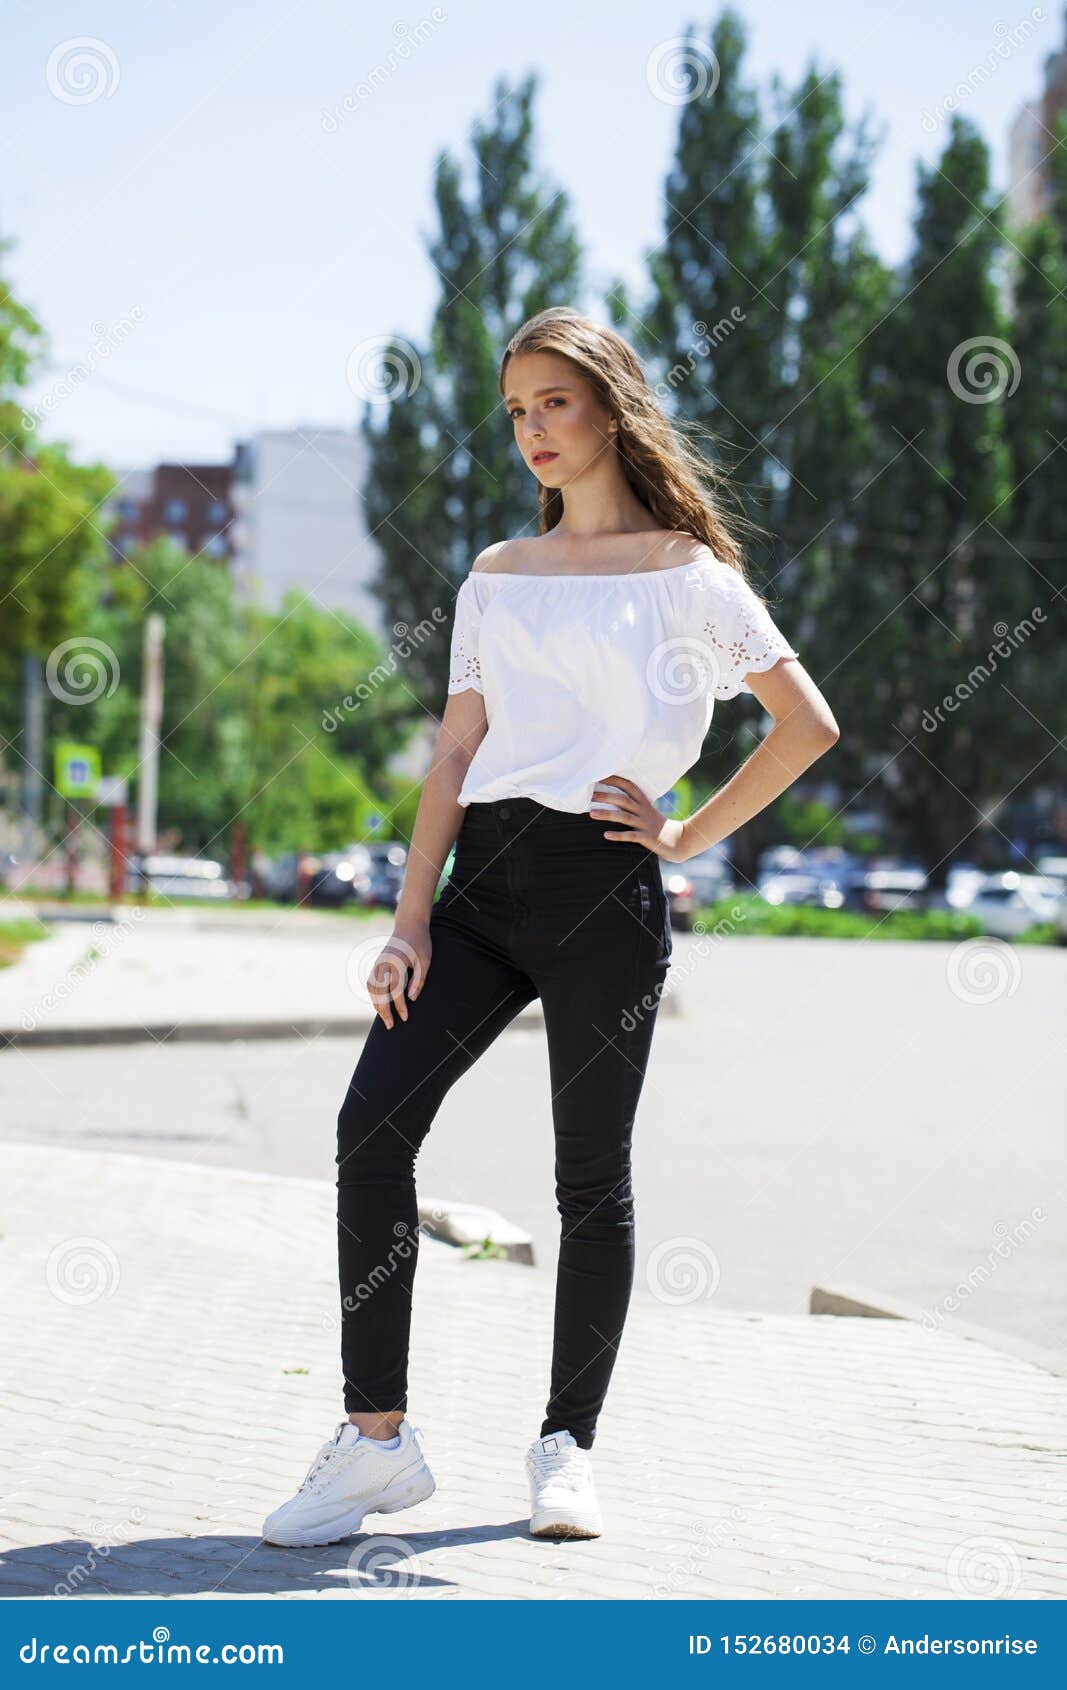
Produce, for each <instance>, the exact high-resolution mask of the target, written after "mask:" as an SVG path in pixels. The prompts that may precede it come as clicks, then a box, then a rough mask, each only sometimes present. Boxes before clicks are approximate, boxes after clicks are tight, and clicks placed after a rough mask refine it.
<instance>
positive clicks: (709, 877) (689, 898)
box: [662, 845, 733, 933]
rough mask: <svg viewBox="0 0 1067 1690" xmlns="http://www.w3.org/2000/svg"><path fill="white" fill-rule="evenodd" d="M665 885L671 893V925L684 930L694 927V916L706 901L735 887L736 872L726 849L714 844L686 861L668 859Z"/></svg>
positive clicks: (711, 900) (669, 903) (664, 878)
mask: <svg viewBox="0 0 1067 1690" xmlns="http://www.w3.org/2000/svg"><path fill="white" fill-rule="evenodd" d="M662 873H663V889H664V891H665V892H666V894H667V905H668V908H669V910H670V916H671V926H672V927H674V928H677V930H678V931H679V932H680V933H683V932H684V933H688V932H690V931H691V930H692V926H693V917H694V915H695V913H696V911H697V910H698V909H702V908H703V907H704V905H705V904H713V903H715V901H716V899H717V898H723V897H725V896H726V894H727V892H730V891H732V890H733V876H732V874H731V873H730V865H729V862H728V860H727V857H726V853H725V852H724V851H723V849H722V847H721V846H719V845H710V846H709V847H708V849H707V850H706V851H701V852H699V853H698V855H697V856H695V857H690V858H689V859H688V861H687V862H684V863H665V864H664V865H663V869H662Z"/></svg>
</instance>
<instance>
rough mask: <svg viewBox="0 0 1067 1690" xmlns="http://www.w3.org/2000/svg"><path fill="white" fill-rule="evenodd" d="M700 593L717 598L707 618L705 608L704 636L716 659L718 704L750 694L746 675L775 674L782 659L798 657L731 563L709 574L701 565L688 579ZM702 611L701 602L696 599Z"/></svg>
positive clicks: (712, 679)
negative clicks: (767, 671)
mask: <svg viewBox="0 0 1067 1690" xmlns="http://www.w3.org/2000/svg"><path fill="white" fill-rule="evenodd" d="M686 580H687V581H690V580H691V584H692V585H693V586H694V587H695V589H696V591H697V592H704V593H710V594H712V603H711V605H710V606H709V608H708V613H707V614H704V611H703V608H702V607H701V608H700V633H701V635H702V637H703V639H705V640H706V641H707V643H708V647H709V656H710V658H711V664H710V667H711V671H712V673H711V675H710V676H709V690H710V691H711V693H712V695H713V696H714V697H715V698H718V699H723V700H727V699H731V698H734V697H735V696H736V695H737V693H738V692H747V693H751V691H752V689H751V687H750V686H748V684H747V683H746V681H745V676H746V675H748V674H751V673H753V672H755V673H756V674H762V673H763V672H764V671H765V670H767V669H772V668H773V667H774V665H775V664H776V663H777V662H778V659H779V658H780V657H797V656H798V655H799V654H798V652H797V651H796V649H795V648H794V647H793V646H791V645H790V643H789V641H788V640H787V639H786V637H785V635H784V634H783V633H782V631H781V629H780V628H778V627H776V626H775V623H774V621H773V619H772V617H771V614H770V612H769V611H768V609H767V607H766V605H765V604H763V602H762V601H761V600H760V599H758V598H757V597H756V595H755V593H754V592H753V590H752V588H751V587H750V586H749V584H748V582H747V581H746V580H744V578H743V577H742V576H741V575H739V574H738V573H737V571H736V570H735V569H732V568H731V567H730V566H729V565H728V564H725V565H723V566H722V567H721V568H716V569H714V572H713V573H708V572H707V570H706V567H703V568H702V566H701V565H699V564H698V565H697V566H696V570H695V572H694V574H693V576H692V577H691V578H690V577H689V576H687V577H686ZM697 604H698V607H699V606H700V601H699V600H697Z"/></svg>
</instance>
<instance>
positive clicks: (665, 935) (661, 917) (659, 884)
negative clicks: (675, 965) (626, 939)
mask: <svg viewBox="0 0 1067 1690" xmlns="http://www.w3.org/2000/svg"><path fill="white" fill-rule="evenodd" d="M637 883H638V886H639V887H640V891H641V925H642V927H645V928H647V930H648V931H649V932H650V933H651V934H652V935H653V936H654V937H655V938H656V939H657V940H658V941H659V945H660V949H661V951H662V954H663V955H664V956H670V954H671V952H672V950H673V948H674V941H673V939H672V936H671V911H670V903H669V900H668V898H667V892H666V888H665V887H664V885H663V875H662V873H661V872H660V867H659V862H658V860H657V861H654V862H651V863H649V864H647V865H646V867H644V868H642V870H641V872H640V874H639V875H638V877H637Z"/></svg>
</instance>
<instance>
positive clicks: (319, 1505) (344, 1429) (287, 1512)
mask: <svg viewBox="0 0 1067 1690" xmlns="http://www.w3.org/2000/svg"><path fill="white" fill-rule="evenodd" d="M415 1431H416V1428H414V1427H413V1426H412V1425H411V1424H410V1422H409V1421H407V1420H402V1421H401V1422H400V1424H399V1426H398V1427H397V1435H398V1436H399V1438H400V1442H399V1444H397V1446H396V1448H395V1449H384V1448H383V1447H382V1443H381V1440H380V1439H379V1438H369V1437H364V1436H361V1434H360V1432H359V1430H358V1428H357V1427H356V1426H355V1425H353V1423H352V1421H351V1420H342V1421H341V1422H340V1423H339V1425H338V1427H337V1430H336V1432H335V1433H334V1435H333V1437H332V1438H331V1439H330V1440H329V1442H328V1443H324V1444H323V1446H322V1448H321V1449H320V1450H319V1453H318V1455H317V1456H316V1457H315V1459H314V1461H313V1462H312V1463H311V1466H310V1467H309V1468H308V1470H307V1473H306V1475H305V1477H304V1481H303V1483H302V1484H301V1486H300V1489H299V1490H298V1491H297V1493H296V1495H295V1496H291V1497H290V1498H289V1501H288V1502H283V1503H282V1504H281V1505H280V1507H278V1508H276V1509H275V1510H274V1512H273V1514H268V1515H267V1518H266V1520H265V1521H264V1522H263V1536H264V1538H265V1539H266V1541H267V1542H268V1543H280V1544H284V1545H286V1546H287V1547H290V1548H293V1547H296V1546H297V1545H301V1546H306V1545H311V1544H317V1543H336V1542H337V1541H338V1540H339V1539H340V1538H343V1537H347V1536H348V1534H349V1533H350V1532H358V1531H359V1528H360V1526H361V1525H362V1524H363V1516H364V1514H393V1513H395V1512H396V1511H397V1509H399V1508H410V1507H411V1506H412V1504H413V1503H416V1502H424V1501H425V1500H426V1498H427V1497H428V1496H432V1495H433V1493H434V1491H435V1490H436V1488H437V1487H436V1485H435V1483H434V1478H433V1474H432V1473H431V1472H430V1469H429V1468H428V1467H427V1465H426V1462H425V1459H424V1457H423V1453H422V1446H421V1444H420V1443H418V1442H417V1440H416V1437H415Z"/></svg>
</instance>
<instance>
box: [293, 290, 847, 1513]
mask: <svg viewBox="0 0 1067 1690" xmlns="http://www.w3.org/2000/svg"><path fill="white" fill-rule="evenodd" d="M500 389H501V393H502V395H503V397H504V404H505V407H506V409H507V412H508V415H509V416H510V417H511V419H512V422H513V424H514V430H515V443H516V446H517V448H518V450H519V452H520V453H521V455H522V458H523V461H524V462H525V463H526V464H527V465H528V466H529V468H530V471H531V474H532V475H533V476H534V478H535V480H536V481H537V482H538V483H539V492H538V497H539V506H540V524H539V527H540V533H539V534H538V535H537V536H536V537H533V536H530V537H527V538H521V539H513V540H504V541H500V542H498V543H497V544H495V545H491V546H489V547H488V548H487V549H486V550H485V551H484V552H482V553H481V554H480V555H479V556H478V558H477V559H476V560H475V562H474V564H473V567H472V569H471V572H470V575H469V576H468V577H467V578H466V579H465V580H464V581H463V583H462V585H461V587H460V590H459V594H458V597H457V600H456V609H455V619H454V623H453V629H452V648H451V672H450V678H449V682H448V698H447V703H446V708H445V712H444V717H443V720H442V722H441V728H440V733H439V735H438V740H437V744H436V748H435V751H434V754H433V757H432V760H431V764H430V769H429V772H428V774H427V778H426V783H425V786H424V789H423V793H422V799H421V802H420V805H419V810H418V815H417V818H416V823H415V829H414V836H413V838H412V841H411V850H410V853H409V857H408V867H407V872H406V875H405V880H404V885H403V890H402V894H401V897H400V901H399V903H398V905H397V910H396V921H395V926H394V930H393V934H392V937H391V939H390V940H389V942H388V944H387V945H386V946H385V948H384V950H383V951H382V953H381V955H380V957H379V958H378V960H377V962H376V964H375V969H374V972H373V974H372V976H371V981H370V986H371V991H372V994H373V995H374V999H375V1004H376V1008H377V1013H378V1018H377V1020H376V1021H375V1022H374V1024H373V1025H372V1027H371V1029H370V1032H369V1034H368V1036H367V1039H366V1042H365V1044H364V1046H363V1050H362V1052H361V1055H360V1058H359V1062H358V1064H357V1066H356V1069H355V1072H354V1074H353V1076H352V1080H351V1082H350V1084H349V1088H348V1093H347V1096H346V1098H345V1100H344V1104H343V1106H342V1108H341V1111H340V1114H339V1117H338V1145H337V1166H338V1177H337V1193H338V1207H337V1218H338V1246H339V1259H340V1289H341V1306H342V1339H341V1358H342V1365H343V1370H344V1406H345V1410H346V1413H347V1419H345V1420H343V1421H341V1423H340V1424H339V1425H338V1427H337V1429H336V1432H335V1434H334V1436H333V1438H332V1439H330V1440H329V1441H328V1442H327V1443H326V1444H324V1445H323V1447H322V1449H321V1450H320V1451H319V1454H318V1456H317V1458H316V1460H315V1461H314V1462H313V1463H312V1466H311V1468H310V1469H309V1472H308V1474H307V1477H306V1478H305V1480H304V1482H303V1484H302V1485H301V1487H300V1489H299V1491H298V1492H297V1494H296V1495H295V1496H294V1497H292V1498H291V1499H290V1500H289V1501H287V1502H285V1503H283V1504H282V1505H281V1506H280V1507H279V1508H278V1509H276V1510H275V1512H274V1513H273V1514H271V1515H270V1516H269V1518H268V1519H267V1521H266V1524H265V1525H264V1528H263V1535H264V1537H265V1538H266V1539H267V1540H268V1541H270V1542H272V1543H281V1544H314V1543H330V1542H334V1541H336V1540H337V1539H338V1538H341V1537H344V1536H346V1535H347V1534H348V1533H350V1532H355V1531H358V1530H359V1528H360V1525H361V1523H362V1520H363V1516H364V1515H365V1514H368V1513H392V1512H394V1511H396V1510H398V1509H402V1508H406V1507H408V1506H410V1505H411V1504H412V1503H415V1502H419V1501H421V1500H423V1499H424V1498H425V1497H428V1496H429V1495H430V1494H431V1493H432V1491H433V1490H434V1480H433V1478H432V1476H431V1474H430V1471H429V1468H428V1467H427V1465H426V1461H425V1459H424V1457H423V1453H422V1448H421V1444H420V1442H419V1441H418V1440H417V1439H416V1436H415V1434H414V1432H413V1430H412V1428H411V1426H410V1424H409V1422H408V1421H407V1419H406V1418H405V1410H406V1407H407V1359H408V1335H409V1324H410V1313H411V1296H412V1287H413V1281H414V1274H415V1266H416V1259H417V1246H418V1232H419V1222H418V1209H417V1206H416V1200H415V1183H414V1161H415V1157H416V1155H417V1153H418V1150H419V1147H420V1145H421V1144H422V1141H423V1139H424V1137H425V1135H426V1133H427V1132H428V1130H429V1128H430V1125H431V1123H432V1121H433V1119H434V1117H435V1115H436V1113H437V1111H438V1109H439V1107H440V1105H441V1102H442V1100H443V1098H444V1096H445V1094H446V1092H447V1091H448V1089H449V1088H450V1087H451V1086H452V1085H453V1084H454V1083H455V1081H456V1080H458V1079H459V1077H460V1076H461V1075H462V1074H464V1073H466V1071H467V1069H468V1068H469V1067H470V1066H471V1064H472V1063H473V1062H475V1061H476V1060H477V1059H478V1057H479V1056H480V1055H481V1054H482V1053H483V1052H484V1051H485V1050H486V1049H487V1048H488V1046H489V1045H490V1044H491V1043H492V1041H493V1040H494V1039H495V1038H496V1037H497V1035H498V1034H499V1033H501V1032H502V1031H503V1030H504V1028H505V1027H506V1026H507V1025H508V1023H509V1022H510V1021H511V1020H513V1018H514V1017H515V1016H516V1015H517V1014H518V1013H519V1011H520V1010H521V1009H522V1008H523V1006H524V1005H525V1004H527V1003H529V1002H530V1001H531V999H533V998H535V997H539V998H540V999H541V1002H542V1006H543V1010H544V1019H545V1029H546V1033H547V1037H548V1049H549V1060H550V1073H551V1081H552V1109H553V1121H554V1128H555V1145H556V1159H555V1176H556V1195H557V1203H558V1208H559V1213H560V1217H561V1231H560V1247H559V1260H558V1269H557V1281H556V1300H555V1319H554V1333H553V1340H554V1341H553V1355H552V1377H551V1384H550V1390H549V1396H548V1402H547V1406H546V1409H545V1417H544V1420H543V1422H542V1425H541V1428H540V1431H539V1433H538V1435H537V1437H536V1438H534V1440H533V1442H532V1443H531V1445H530V1447H529V1449H528V1450H527V1452H526V1472H527V1476H528V1479H529V1484H530V1496H531V1520H530V1530H531V1532H532V1533H533V1535H534V1536H537V1537H561V1536H578V1537H596V1536H599V1534H600V1531H601V1519H600V1513H599V1509H598V1506H597V1501H596V1496H595V1493H594V1489H593V1480H592V1472H591V1465H590V1458H589V1451H590V1449H591V1448H592V1445H593V1440H594V1437H595V1433H596V1426H597V1418H598V1416H599V1414H600V1410H601V1408H602V1406H603V1403H604V1399H605V1395H606V1392H607V1389H608V1383H609V1380H610V1378H611V1373H612V1368H613V1365H614V1362H615V1355H616V1351H617V1348H618V1343H619V1339H620V1337H621V1334H622V1328H623V1323H624V1320H625V1317H626V1311H627V1306H628V1303H629V1298H630V1291H631V1284H632V1279H633V1273H634V1216H633V1195H632V1190H631V1183H630V1149H631V1138H632V1132H633V1127H634V1118H635V1112H636V1109H637V1102H638V1098H639V1095H640V1092H641V1088H642V1083H643V1079H644V1074H645V1068H646V1065H647V1062H648V1056H649V1048H650V1045H651V1040H652V1031H653V1027H654V1024H655V1019H656V1009H657V1007H658V1003H659V998H660V994H661V992H662V989H663V985H664V981H665V978H666V975H667V971H668V969H669V966H670V956H671V933H670V921H669V916H668V909H667V899H666V894H665V892H664V889H663V881H662V876H661V872H660V867H659V864H660V860H661V859H663V860H665V861H667V862H671V863H680V862H684V861H685V860H686V859H687V858H689V857H691V856H695V855H696V854H697V853H698V852H700V851H703V850H705V849H706V848H707V847H708V846H709V845H712V844H714V843H715V842H716V841H718V840H721V839H723V838H725V837H726V836H727V835H729V834H732V833H733V832H734V831H735V830H736V829H737V828H738V827H740V826H741V825H742V823H744V822H746V821H748V820H749V818H750V817H751V816H754V815H756V814H757V812H758V811H760V810H762V809H763V808H764V807H765V806H766V805H767V804H769V803H770V802H771V801H772V800H773V799H775V798H777V797H778V795H779V794H780V793H782V792H783V791H785V789H786V788H787V787H788V786H789V785H790V784H791V783H792V782H793V781H795V780H796V778H797V776H798V775H800V774H801V773H802V772H803V771H804V770H805V769H806V768H808V767H809V765H810V764H812V763H813V762H815V760H816V759H817V758H818V757H820V756H821V755H822V754H823V753H824V752H825V751H826V750H828V748H829V747H830V746H831V745H832V744H833V742H834V741H835V740H836V739H837V737H838V730H837V725H836V723H835V721H834V718H833V716H832V715H831V712H830V709H829V706H828V705H827V703H826V701H825V699H824V698H823V696H822V694H821V693H820V692H819V689H818V688H817V687H816V685H815V684H814V682H813V681H812V680H811V678H810V677H809V676H808V674H807V673H806V671H805V670H804V668H803V667H802V665H801V664H800V662H799V661H798V657H797V653H796V651H795V650H794V649H793V647H792V646H791V645H790V644H789V643H788V642H787V640H786V639H785V638H784V636H783V635H782V634H781V633H780V632H779V630H778V628H777V627H776V626H775V623H774V622H773V620H772V618H771V616H770V614H769V613H768V611H767V609H766V607H765V605H764V604H763V602H762V601H761V600H760V599H759V598H758V597H757V595H756V593H755V592H754V591H753V589H752V588H751V587H750V586H749V584H748V582H747V581H746V579H745V577H744V575H743V574H742V572H741V567H740V555H739V546H738V542H737V540H736V538H735V537H734V535H733V533H732V532H731V530H730V527H729V526H728V524H727V523H726V521H725V519H724V517H723V514H722V512H721V510H720V509H719V506H718V500H717V498H716V497H714V496H713V494H712V491H711V488H712V487H713V486H714V480H713V477H712V474H711V472H710V470H709V468H708V465H707V464H706V463H705V462H704V460H703V459H702V458H701V457H700V455H699V454H698V453H697V452H696V451H695V450H694V449H693V448H692V447H691V446H690V445H689V443H688V441H687V440H686V439H685V438H684V435H683V434H682V433H681V431H679V430H678V429H676V428H675V427H674V426H673V425H672V424H671V422H670V421H669V420H668V418H667V416H666V415H665V413H664V412H663V411H662V409H661V407H660V405H659V404H658V402H657V400H656V398H655V396H654V394H653V393H652V391H651V389H650V388H649V385H648V383H647V381H646V379H645V376H644V374H643V371H642V369H641V366H640V363H639V362H638V359H637V357H636V355H635V353H634V351H633V349H632V348H631V347H630V346H629V345H628V344H627V342H626V341H625V340H623V339H622V338H621V337H620V336H619V335H617V334H615V333H614V332H613V331H612V330H611V329H609V328H606V327H603V326H601V325H600V324H597V323H595V322H592V321H590V320H589V319H588V318H585V317H582V316H580V315H578V314H577V313H576V312H573V311H571V310H567V309H563V308H557V309H553V310H549V311H543V312H541V313H540V314H539V315H538V316H536V317H534V318H532V319H531V320H530V321H529V322H527V323H526V324H525V325H524V326H523V327H522V329H520V331H519V333H518V334H517V335H516V336H515V337H514V339H513V340H512V341H511V342H510V344H509V345H508V348H507V351H506V353H505V355H504V359H503V362H502V365H501V372H500ZM739 692H748V693H753V694H755V696H756V698H757V699H758V700H759V702H760V703H761V704H762V705H763V706H764V708H765V709H766V710H767V711H768V712H769V714H770V715H771V716H772V717H773V718H774V726H773V728H772V729H771V731H770V732H769V733H768V734H767V736H766V738H765V739H764V740H763V741H762V743H761V744H760V745H759V747H758V748H757V749H756V750H755V751H754V752H753V753H752V755H751V756H750V757H749V758H748V759H747V761H746V762H745V763H744V764H743V765H742V767H741V768H740V769H739V770H738V771H737V773H736V774H735V775H734V776H733V778H732V779H731V780H729V781H728V782H727V783H726V785H725V786H723V787H722V788H721V790H720V791H719V792H717V793H716V794H715V795H714V797H712V798H710V799H709V800H708V802H707V803H706V804H704V805H702V806H701V808H700V809H698V810H696V811H695V812H694V813H693V814H692V815H691V816H689V817H687V818H686V819H685V820H668V819H667V818H666V817H665V816H664V815H663V814H662V813H661V812H660V811H659V810H657V809H656V807H655V803H654V800H655V799H656V798H658V797H660V796H661V795H662V794H663V793H665V792H666V791H667V790H668V789H669V788H670V787H671V786H672V785H673V784H674V782H675V781H676V780H678V779H679V777H680V776H681V775H683V774H684V773H685V772H686V770H687V769H689V768H690V767H691V766H692V764H693V763H694V762H695V761H696V759H697V757H698V755H699V753H700V749H701V745H702V742H703V740H704V737H705V734H706V732H707V729H708V726H709V723H710V720H711V714H712V710H713V708H714V701H715V700H716V699H730V698H733V697H734V696H735V695H736V694H737V693H739ZM457 833H458V839H457ZM454 841H455V843H456V857H455V863H454V866H453V870H452V873H451V875H450V877H449V879H448V882H447V884H446V885H445V887H444V889H443V891H442V893H441V896H440V897H439V898H438V899H437V901H436V903H435V902H434V895H435V893H436V890H437V886H438V882H439V879H440V875H441V871H442V867H443V864H444V862H445V859H446V858H447V856H448V852H449V849H450V847H451V846H452V844H453V842H454ZM511 1105H512V1100H511V1099H504V1098H502V1099H501V1114H502V1122H501V1125H502V1129H504V1130H507V1128H508V1125H509V1121H508V1118H507V1117H508V1116H509V1115H510V1112H511ZM473 1411H474V1410H473V1406H472V1412H473Z"/></svg>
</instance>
